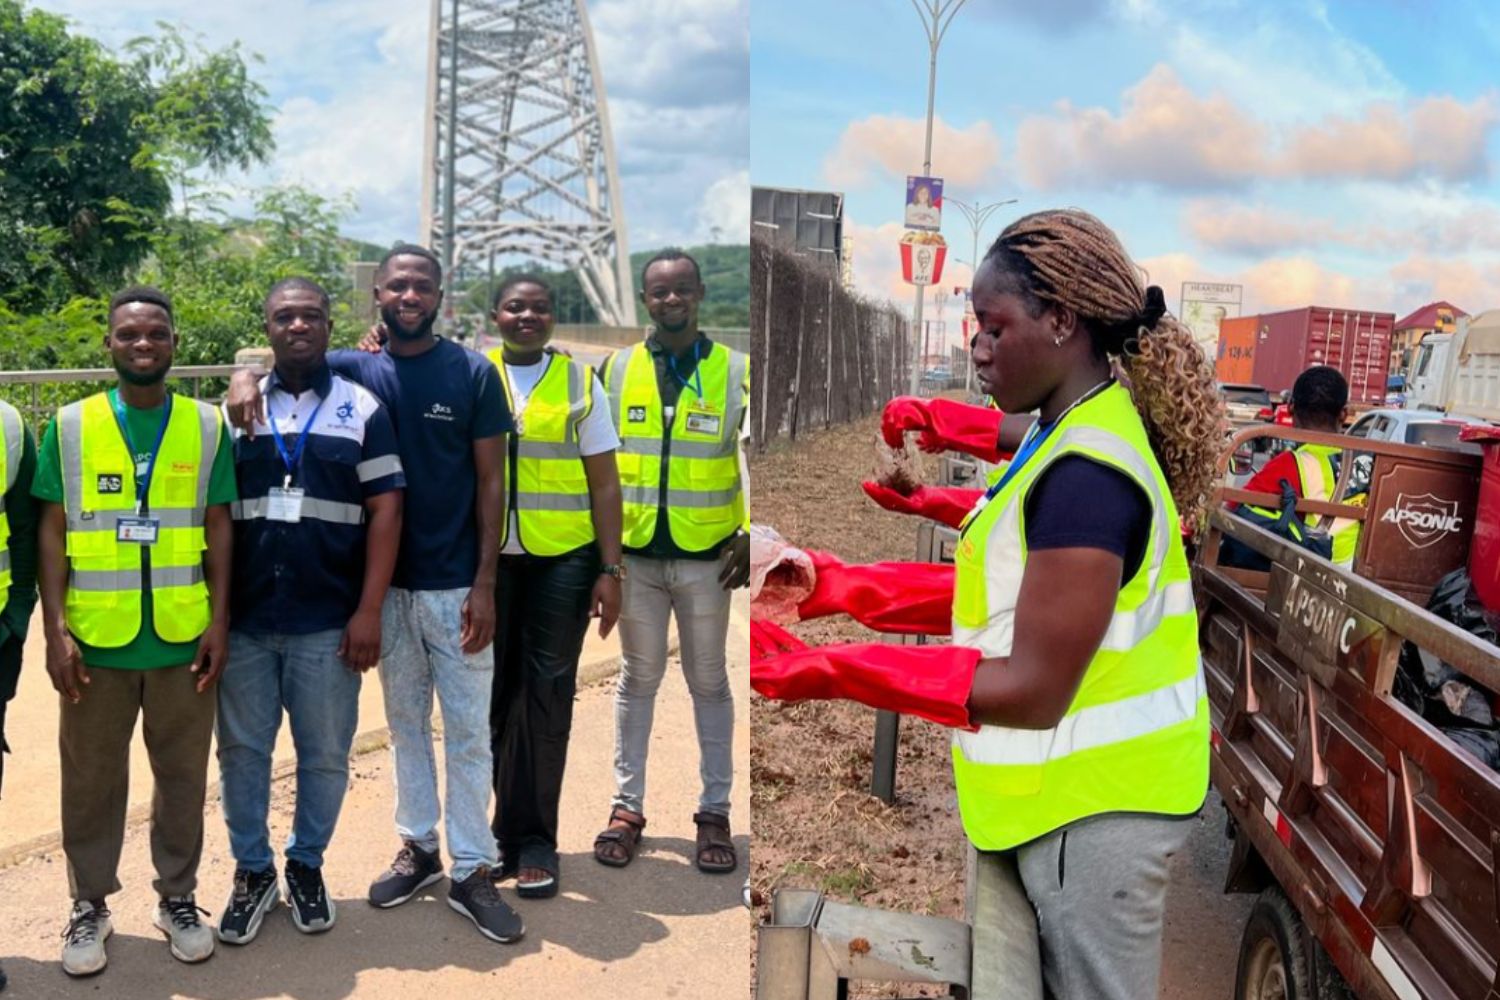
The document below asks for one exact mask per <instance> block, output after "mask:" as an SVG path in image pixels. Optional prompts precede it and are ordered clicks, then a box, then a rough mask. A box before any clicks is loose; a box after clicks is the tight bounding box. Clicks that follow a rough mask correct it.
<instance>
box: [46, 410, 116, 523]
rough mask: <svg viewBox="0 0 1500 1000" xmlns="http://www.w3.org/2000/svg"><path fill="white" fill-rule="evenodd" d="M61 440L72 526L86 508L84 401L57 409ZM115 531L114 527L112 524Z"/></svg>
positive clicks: (65, 496) (66, 504)
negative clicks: (84, 490)
mask: <svg viewBox="0 0 1500 1000" xmlns="http://www.w3.org/2000/svg"><path fill="white" fill-rule="evenodd" d="M57 443H58V451H59V452H60V453H61V457H62V481H63V508H64V509H65V510H66V511H67V512H68V528H69V529H70V530H74V531H77V530H83V529H78V528H74V527H73V519H74V518H75V517H77V516H78V515H79V514H80V513H81V512H82V511H83V401H79V402H77V403H69V404H68V405H67V406H64V407H63V408H62V409H61V410H58V411H57ZM111 530H113V527H111Z"/></svg>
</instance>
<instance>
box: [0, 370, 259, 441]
mask: <svg viewBox="0 0 1500 1000" xmlns="http://www.w3.org/2000/svg"><path fill="white" fill-rule="evenodd" d="M241 367H243V366H241V365H183V366H182V367H179V368H173V369H172V371H171V372H170V374H168V376H167V384H168V385H169V386H171V387H172V389H173V390H174V391H177V392H181V393H183V394H184V395H188V396H192V397H193V398H194V399H207V400H209V401H211V402H217V401H218V400H219V399H221V398H223V394H222V392H221V391H220V390H219V389H218V388H217V387H215V386H212V385H210V386H209V391H208V392H207V393H205V391H204V382H205V381H210V380H213V379H225V380H226V381H227V380H228V378H229V376H231V375H233V374H234V373H235V372H236V371H237V370H239V369H240V368H241ZM118 377H119V376H118V375H117V374H116V372H115V370H114V369H113V368H56V369H50V370H48V369H42V370H38V371H0V398H3V399H4V400H5V401H6V402H8V403H10V404H11V405H12V406H14V407H15V408H16V409H18V410H20V411H21V414H22V415H23V416H24V417H25V418H26V420H27V422H28V423H30V424H31V425H32V426H33V427H39V426H41V425H42V424H43V423H45V422H46V421H47V420H49V419H51V417H52V415H53V414H54V413H56V412H57V410H58V409H59V408H60V407H62V406H65V405H67V404H68V403H71V402H73V401H75V400H79V399H82V398H84V397H85V396H89V395H92V394H94V393H96V392H102V391H103V390H105V389H107V388H109V387H110V386H112V385H114V384H115V382H116V380H117V379H118ZM49 386H50V387H54V388H56V389H57V390H58V391H56V392H54V393H52V394H51V396H52V398H50V399H44V398H43V396H44V391H43V390H44V389H46V388H47V387H49ZM75 390H76V391H75Z"/></svg>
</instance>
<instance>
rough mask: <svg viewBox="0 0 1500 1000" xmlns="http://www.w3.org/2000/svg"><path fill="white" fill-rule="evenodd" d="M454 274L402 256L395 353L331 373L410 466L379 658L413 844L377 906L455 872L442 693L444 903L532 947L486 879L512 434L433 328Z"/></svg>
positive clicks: (243, 403)
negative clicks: (386, 422) (439, 760)
mask: <svg viewBox="0 0 1500 1000" xmlns="http://www.w3.org/2000/svg"><path fill="white" fill-rule="evenodd" d="M442 278H443V275H442V265H441V264H439V263H438V260H437V258H436V257H434V256H433V254H432V252H431V251H429V250H427V249H425V248H424V247H419V246H413V245H410V244H403V245H400V246H397V247H395V248H394V249H392V250H391V251H390V252H388V253H387V254H386V255H385V258H384V259H383V260H382V261H381V262H380V267H379V269H378V270H377V271H376V274H375V301H376V305H377V306H378V307H379V309H380V316H381V319H382V321H383V322H384V323H385V326H386V328H387V329H388V330H389V331H390V333H391V337H390V341H389V343H387V344H386V347H385V349H384V350H382V351H381V352H380V353H378V354H365V353H363V352H359V351H336V352H333V353H331V354H329V355H328V364H329V367H330V368H332V369H333V370H334V371H335V372H336V373H338V374H340V375H343V376H345V377H346V378H349V379H352V380H353V381H355V382H358V383H359V384H361V385H363V386H364V387H365V388H366V389H369V390H370V391H371V392H372V393H374V394H375V396H376V397H377V398H378V399H379V400H380V401H381V402H382V403H384V404H385V406H386V408H387V409H388V410H389V411H390V414H391V418H392V420H393V422H394V423H395V426H396V437H397V441H398V446H399V448H400V452H401V464H402V466H403V468H404V469H405V472H406V509H405V517H404V519H403V521H402V531H401V552H400V555H399V556H398V557H397V561H396V572H395V576H394V578H393V579H392V581H391V589H390V592H389V594H388V596H387V598H386V604H385V608H384V611H383V614H382V617H381V625H382V633H383V634H382V640H381V661H380V683H381V687H382V688H383V689H384V694H385V715H386V721H387V723H388V724H389V725H390V729H391V745H392V748H393V750H394V755H395V762H396V829H397V832H398V833H399V834H400V836H401V839H402V840H403V842H404V843H403V846H402V848H401V850H400V852H399V853H397V855H396V859H395V861H394V862H392V864H391V867H390V868H389V870H387V871H386V872H385V873H384V874H382V875H381V876H380V877H379V878H378V879H376V881H375V883H374V884H373V885H371V886H370V902H372V903H374V904H375V905H376V906H380V907H391V906H396V905H398V904H400V903H404V902H406V900H408V899H410V898H411V897H412V896H413V895H415V894H416V893H417V892H419V891H420V890H422V889H423V888H425V887H426V886H428V885H431V884H432V883H434V882H437V881H438V880H440V879H441V878H442V876H443V864H442V861H441V859H440V856H439V853H438V833H437V825H438V819H439V816H440V813H441V809H440V806H439V802H438V788H437V772H436V768H435V767H434V764H433V752H432V731H431V721H430V720H431V717H432V693H433V690H434V689H436V691H437V697H438V703H439V705H440V706H441V708H442V712H443V747H444V754H445V758H446V761H447V779H448V780H447V795H446V803H447V807H448V820H447V825H446V829H447V834H448V852H449V855H450V856H451V858H452V861H453V869H452V875H451V881H452V885H451V887H450V889H449V891H448V904H449V905H450V906H451V907H453V909H455V910H457V911H458V912H460V913H462V914H464V915H465V916H467V917H468V918H469V919H470V920H472V921H473V922H474V925H475V926H476V927H477V928H478V929H479V931H480V933H482V934H484V935H485V936H486V937H488V938H491V939H492V940H495V941H501V942H505V943H509V942H511V941H516V940H519V939H520V937H521V935H522V933H523V926H522V923H521V918H520V916H519V915H517V914H516V912H515V911H514V910H512V909H511V908H510V907H509V906H508V905H506V903H505V902H504V901H503V900H502V899H501V898H500V896H499V894H498V893H497V892H496V890H495V888H494V886H493V885H492V884H491V882H490V869H491V868H492V867H494V866H495V864H496V862H497V860H498V859H497V857H496V848H495V838H494V835H493V834H492V833H491V832H490V826H489V796H490V788H491V775H492V762H491V752H490V728H489V705H490V688H491V686H492V683H493V679H494V658H493V656H492V654H491V650H490V643H491V639H492V638H493V636H494V632H495V572H496V566H497V563H498V560H499V549H500V524H501V517H502V504H503V496H502V484H503V482H504V471H505V470H504V466H505V435H506V433H508V432H509V431H511V430H512V429H513V427H512V423H511V416H510V412H509V409H508V408H507V406H506V404H505V394H504V390H503V389H502V388H501V386H500V380H499V375H498V374H497V373H496V371H495V366H494V365H493V364H491V363H490V362H489V361H488V360H486V359H485V358H484V357H483V356H481V355H479V354H476V353H474V352H473V351H470V350H468V349H466V348H463V347H460V346H459V345H457V344H455V343H452V342H451V341H447V340H442V339H440V338H438V337H437V336H436V335H435V334H434V333H433V329H432V327H433V323H434V322H435V320H436V319H437V315H438V309H439V307H440V306H441V304H442V300H443V293H442ZM253 383H254V379H253V376H251V375H250V374H249V373H248V372H241V373H237V374H236V375H235V377H234V380H233V382H232V384H231V387H230V396H229V407H230V412H231V416H232V418H233V419H234V420H235V422H236V424H239V423H240V422H241V421H242V420H243V421H249V420H251V419H253V418H254V416H255V414H256V413H257V411H258V409H259V406H260V399H259V394H258V393H257V392H256V391H255V387H254V384H253Z"/></svg>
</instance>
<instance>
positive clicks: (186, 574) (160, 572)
mask: <svg viewBox="0 0 1500 1000" xmlns="http://www.w3.org/2000/svg"><path fill="white" fill-rule="evenodd" d="M202 582H203V564H202V563H201V562H200V563H197V564H196V565H193V566H157V565H156V564H154V563H153V564H152V566H151V586H152V587H153V588H155V587H191V586H192V585H193V584H195V583H202Z"/></svg>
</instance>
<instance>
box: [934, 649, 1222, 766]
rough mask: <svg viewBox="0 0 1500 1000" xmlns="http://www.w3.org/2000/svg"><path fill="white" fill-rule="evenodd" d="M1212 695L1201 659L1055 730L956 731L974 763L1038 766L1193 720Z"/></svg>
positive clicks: (966, 755) (1086, 711)
mask: <svg viewBox="0 0 1500 1000" xmlns="http://www.w3.org/2000/svg"><path fill="white" fill-rule="evenodd" d="M1206 697H1207V689H1206V687H1205V686H1204V683H1203V664H1202V662H1201V661H1200V662H1199V664H1198V666H1197V669H1195V670H1194V671H1193V674H1192V676H1191V677H1185V678H1183V679H1182V680H1180V681H1178V682H1177V683H1176V684H1168V685H1167V686H1165V687H1160V688H1157V689H1156V690H1155V691H1148V692H1146V693H1145V694H1140V695H1136V696H1134V697H1132V698H1121V699H1120V700H1119V701H1113V702H1110V703H1108V704H1106V705H1090V706H1089V707H1088V708H1083V709H1079V710H1078V711H1077V712H1074V713H1073V714H1072V715H1069V716H1066V717H1065V718H1064V719H1063V720H1062V722H1060V723H1058V724H1057V728H1055V729H1008V728H1005V727H1003V726H982V727H980V730H979V732H977V733H968V732H959V733H957V734H956V735H957V740H958V746H959V749H960V750H961V751H962V753H963V755H964V759H965V760H967V761H969V762H970V763H971V764H1001V765H1013V766H1014V765H1020V766H1035V765H1039V764H1045V763H1047V762H1049V761H1055V760H1059V759H1061V758H1063V757H1067V756H1070V755H1072V754H1075V753H1079V752H1081V751H1084V750H1093V749H1096V748H1098V747H1105V746H1110V745H1111V744H1114V743H1123V742H1125V741H1126V740H1133V739H1137V738H1139V737H1142V736H1149V735H1151V734H1152V733H1154V732H1157V731H1158V730H1161V729H1165V728H1167V727H1168V726H1174V725H1177V724H1179V723H1183V722H1187V721H1189V720H1190V719H1192V718H1194V717H1195V716H1197V714H1198V709H1199V705H1200V704H1201V703H1202V702H1203V699H1204V698H1206Z"/></svg>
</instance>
